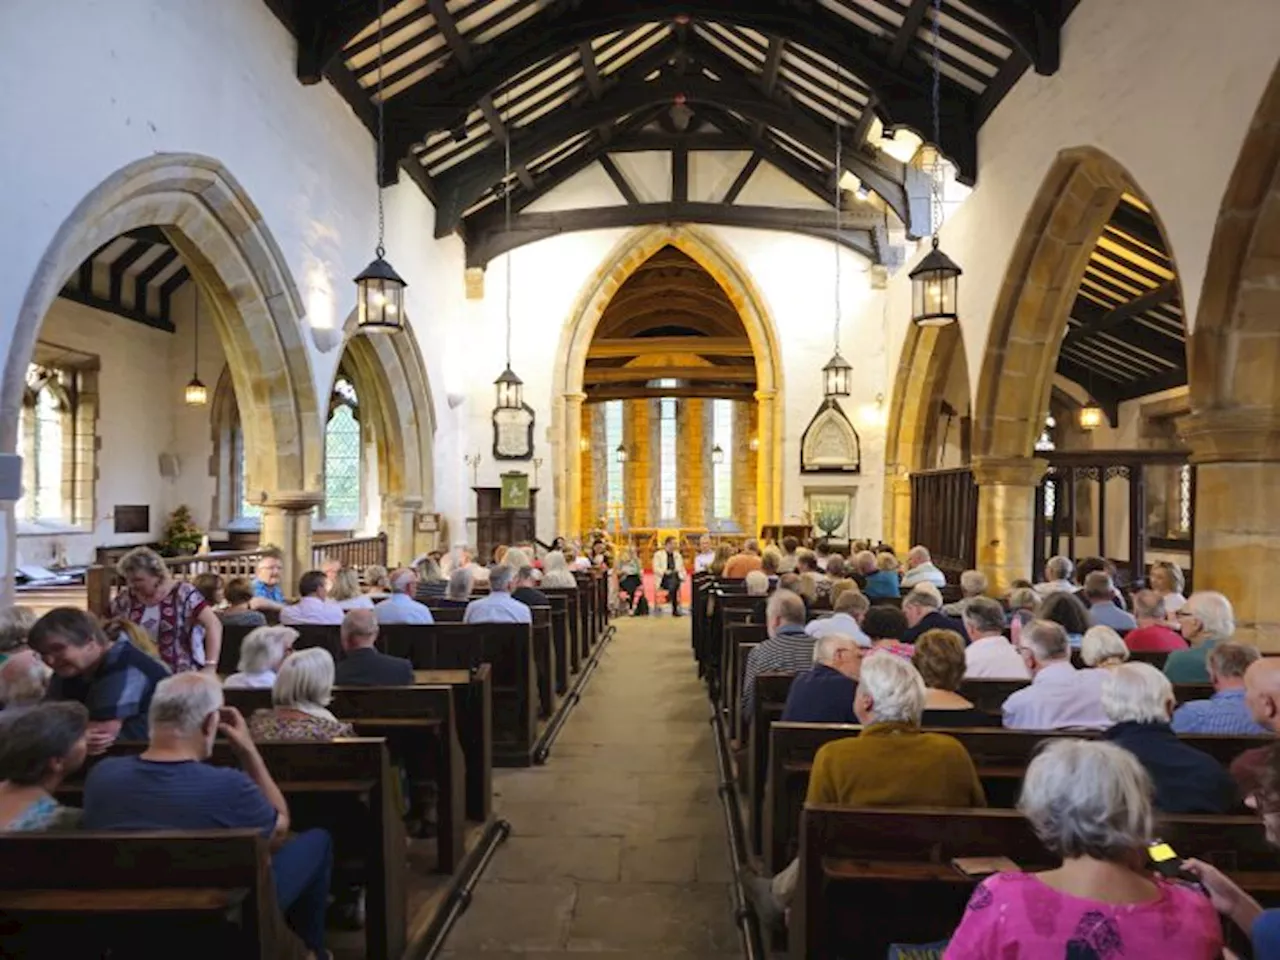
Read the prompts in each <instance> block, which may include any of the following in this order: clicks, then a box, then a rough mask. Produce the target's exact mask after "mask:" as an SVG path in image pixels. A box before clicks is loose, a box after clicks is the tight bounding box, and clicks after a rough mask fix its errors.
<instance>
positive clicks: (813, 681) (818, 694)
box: [782, 633, 862, 723]
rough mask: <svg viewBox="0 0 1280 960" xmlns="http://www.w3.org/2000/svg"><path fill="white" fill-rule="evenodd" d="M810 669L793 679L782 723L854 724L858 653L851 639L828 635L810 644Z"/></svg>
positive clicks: (855, 641)
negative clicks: (812, 656) (812, 645)
mask: <svg viewBox="0 0 1280 960" xmlns="http://www.w3.org/2000/svg"><path fill="white" fill-rule="evenodd" d="M813 655H814V657H815V658H816V659H815V663H814V665H813V666H812V667H811V668H810V669H808V670H806V671H805V672H804V673H802V674H800V675H799V676H797V677H796V678H795V680H794V681H793V682H792V684H791V690H790V691H789V692H788V693H787V705H786V707H784V708H783V711H782V719H783V720H786V721H794V722H796V723H857V722H858V720H857V718H856V717H855V716H854V715H853V695H854V693H855V692H856V687H857V682H858V672H859V669H860V668H861V666H862V650H861V648H860V645H859V643H858V641H857V640H855V639H854V638H853V637H849V636H845V635H843V634H839V633H829V634H827V635H825V636H823V637H821V638H819V639H818V642H817V643H816V644H814V648H813Z"/></svg>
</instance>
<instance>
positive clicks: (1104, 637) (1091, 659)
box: [1080, 607, 1129, 669]
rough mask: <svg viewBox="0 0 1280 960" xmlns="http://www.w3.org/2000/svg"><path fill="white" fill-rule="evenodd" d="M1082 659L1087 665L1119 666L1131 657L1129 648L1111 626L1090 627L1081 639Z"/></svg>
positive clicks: (1104, 667)
mask: <svg viewBox="0 0 1280 960" xmlns="http://www.w3.org/2000/svg"><path fill="white" fill-rule="evenodd" d="M1112 609H1113V610H1114V609H1115V608H1114V607H1112ZM1080 659H1081V661H1083V663H1084V665H1085V666H1086V667H1102V668H1103V669H1106V668H1108V667H1117V666H1119V665H1120V664H1122V663H1124V662H1125V661H1127V660H1128V659H1129V648H1128V647H1126V646H1125V644H1124V640H1122V639H1121V637H1120V634H1118V633H1116V632H1115V630H1113V629H1112V628H1111V627H1102V626H1098V627H1090V628H1089V629H1088V630H1086V631H1085V632H1084V638H1083V639H1082V640H1081V641H1080Z"/></svg>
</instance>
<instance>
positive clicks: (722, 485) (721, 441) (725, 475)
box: [711, 400, 733, 520]
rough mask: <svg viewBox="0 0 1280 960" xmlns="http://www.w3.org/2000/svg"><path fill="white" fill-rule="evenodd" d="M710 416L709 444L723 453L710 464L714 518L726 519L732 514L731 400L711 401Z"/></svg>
mask: <svg viewBox="0 0 1280 960" xmlns="http://www.w3.org/2000/svg"><path fill="white" fill-rule="evenodd" d="M711 416H712V423H711V444H712V446H713V447H719V448H720V450H721V451H722V452H723V454H724V458H723V461H722V462H721V463H716V464H713V465H712V471H713V486H714V493H715V518H716V519H717V520H727V519H729V518H730V517H732V516H733V401H732V400H713V401H711Z"/></svg>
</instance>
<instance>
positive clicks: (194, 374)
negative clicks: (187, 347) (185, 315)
mask: <svg viewBox="0 0 1280 960" xmlns="http://www.w3.org/2000/svg"><path fill="white" fill-rule="evenodd" d="M191 286H192V289H193V290H194V291H195V300H196V312H195V320H194V322H193V323H192V331H191V342H192V344H193V345H194V347H195V358H194V360H193V361H192V364H191V382H190V383H188V384H187V388H186V390H184V391H183V399H185V400H186V401H187V406H189V407H203V406H204V405H205V404H206V403H208V402H209V388H208V387H206V386H205V385H204V383H202V382H201V380H200V288H199V287H198V286H196V284H195V281H194V280H193V281H192V283H191Z"/></svg>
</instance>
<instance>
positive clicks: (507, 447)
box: [493, 403, 533, 460]
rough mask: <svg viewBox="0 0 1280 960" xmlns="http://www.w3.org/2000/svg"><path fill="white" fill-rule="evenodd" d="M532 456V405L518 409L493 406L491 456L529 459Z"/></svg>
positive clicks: (500, 458)
mask: <svg viewBox="0 0 1280 960" xmlns="http://www.w3.org/2000/svg"><path fill="white" fill-rule="evenodd" d="M532 457H533V407H531V406H529V405H528V404H527V403H526V404H525V405H524V406H522V407H521V408H520V409H519V410H508V409H506V408H504V407H495V408H494V411H493V458H494V459H495V460H529V459H531V458H532Z"/></svg>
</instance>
